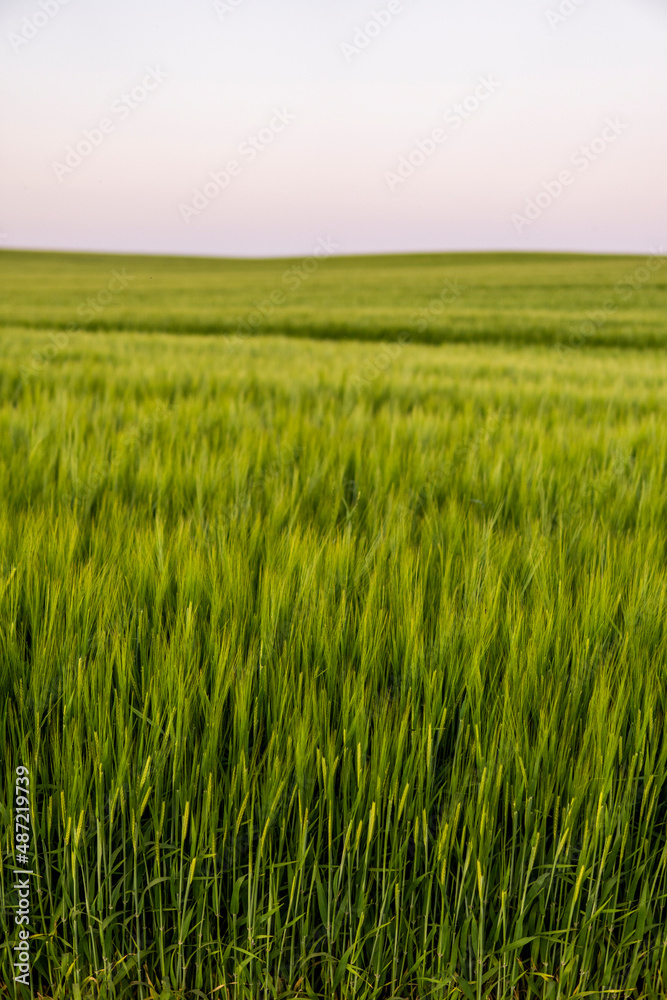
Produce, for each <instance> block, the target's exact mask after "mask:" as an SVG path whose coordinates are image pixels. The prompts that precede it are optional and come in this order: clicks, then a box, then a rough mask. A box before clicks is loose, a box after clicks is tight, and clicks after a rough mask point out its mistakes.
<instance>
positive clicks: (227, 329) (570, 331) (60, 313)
mask: <svg viewBox="0 0 667 1000" xmlns="http://www.w3.org/2000/svg"><path fill="white" fill-rule="evenodd" d="M313 249H314V250H315V246H314V247H313ZM317 249H318V255H317V256H315V255H313V256H310V257H306V258H303V259H300V260H299V259H297V260H260V261H254V260H216V259H198V258H187V257H172V258H169V257H139V256H135V257H131V256H123V257H115V256H112V255H103V254H94V255H93V254H55V253H27V252H16V251H4V252H3V253H2V255H1V258H0V259H1V261H2V267H1V269H0V322H2V323H4V324H6V325H14V326H24V327H34V328H38V329H53V328H57V329H67V328H68V327H70V326H71V325H72V324H75V325H76V326H77V327H80V328H83V329H91V330H126V331H151V332H154V331H159V332H160V331H161V332H167V333H168V332H173V333H227V334H232V333H234V332H235V331H237V330H238V329H239V328H240V329H241V330H242V331H244V332H245V333H248V332H250V333H252V332H260V333H282V334H286V335H290V336H299V337H316V338H331V339H361V340H386V339H396V337H397V336H398V335H399V334H400V333H401V332H404V331H406V330H407V331H408V332H409V333H410V335H411V337H412V339H413V340H414V341H415V342H423V343H434V344H438V343H446V342H452V341H477V342H512V343H527V344H538V343H556V342H561V341H563V342H567V343H569V342H570V338H571V337H572V336H573V335H574V336H576V334H577V333H578V332H579V331H580V330H581V327H582V324H584V323H585V322H586V321H587V320H588V321H589V322H590V317H589V316H588V314H589V313H591V314H592V316H593V324H594V326H593V328H592V330H591V329H588V330H587V328H584V332H583V339H584V340H585V342H586V344H587V345H588V346H593V347H595V346H600V347H604V346H606V347H609V346H619V347H622V346H626V347H635V348H639V347H647V346H653V347H664V346H665V345H666V344H667V269H666V268H665V266H664V261H665V258H664V257H655V258H649V264H650V267H647V266H646V258H641V257H620V256H619V257H614V256H593V255H566V254H472V253H471V254H440V255H438V254H429V255H419V254H412V255H407V256H401V255H395V256H384V257H331V256H328V255H327V254H328V253H330V251H329V250H328V239H323V240H322V241H321V244H320V246H319V247H318V248H317ZM118 268H121V269H123V272H124V274H125V275H126V276H127V277H126V281H125V287H124V288H120V283H119V282H118V281H116V286H117V287H119V290H118V291H117V292H114V294H112V295H111V296H108V295H107V294H106V293H107V292H108V284H109V281H110V280H112V274H113V271H114V270H117V269H118ZM651 268H652V269H651ZM100 293H102V294H101V297H102V300H106V299H108V300H109V301H103V302H100V301H97V303H96V305H95V304H94V305H93V306H92V307H91V305H90V303H89V300H90V299H91V298H93V299H96V298H97V296H98V295H100ZM276 293H280V294H281V295H282V296H283V299H284V300H283V301H280V300H278V302H273V303H271V301H270V296H271V295H272V294H276ZM443 295H444V301H443ZM257 303H259V304H260V306H262V307H263V311H257V309H256V306H257ZM605 303H609V304H610V305H611V308H610V309H607V311H606V315H601V313H602V312H604V311H605ZM578 342H580V341H578Z"/></svg>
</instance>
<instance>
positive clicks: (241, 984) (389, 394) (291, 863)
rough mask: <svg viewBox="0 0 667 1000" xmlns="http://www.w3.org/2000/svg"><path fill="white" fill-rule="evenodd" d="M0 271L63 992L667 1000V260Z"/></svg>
mask: <svg viewBox="0 0 667 1000" xmlns="http://www.w3.org/2000/svg"><path fill="white" fill-rule="evenodd" d="M652 263H653V266H654V267H656V268H657V267H658V266H659V265H661V264H662V263H663V261H662V259H661V260H658V261H654V262H652ZM0 264H1V265H2V277H1V279H0V287H2V290H3V296H2V303H3V304H2V307H1V309H0V315H1V317H2V322H3V324H4V326H3V328H2V330H1V332H0V340H1V342H2V351H1V352H0V489H1V493H2V497H3V504H2V508H1V509H0V685H1V689H2V695H3V698H2V715H1V727H2V730H1V734H0V735H1V740H2V747H3V756H2V763H3V775H2V778H3V780H2V785H1V786H0V787H1V791H0V810H1V811H0V820H1V824H2V827H1V828H2V842H3V849H4V856H5V865H6V874H5V882H4V887H3V896H2V909H1V916H2V933H3V937H4V940H5V941H6V942H8V943H9V944H11V946H12V947H13V945H14V943H15V941H16V928H15V926H14V915H15V908H16V906H17V902H16V894H15V892H14V890H13V889H12V888H11V885H12V882H11V879H12V878H13V876H12V875H11V868H12V866H13V864H14V862H15V853H14V832H15V830H14V814H13V808H14V783H15V769H16V768H17V767H19V766H26V767H27V768H28V769H29V772H30V802H31V806H30V808H31V811H32V814H31V820H32V822H31V834H30V836H31V842H30V848H29V851H30V854H29V862H30V865H31V867H32V870H33V871H34V872H35V875H34V877H33V881H32V883H31V885H32V889H31V907H32V909H31V924H30V928H31V934H32V937H31V939H30V953H31V959H30V961H31V965H32V975H33V979H32V983H33V989H34V990H35V991H38V990H39V991H41V993H42V994H45V995H47V996H53V997H56V998H64V997H70V996H76V995H78V992H77V991H78V989H80V991H81V993H80V995H81V996H82V997H104V998H111V997H118V998H121V997H122V998H130V997H131V998H134V997H138V996H143V997H145V998H148V997H153V996H154V997H158V996H160V995H163V996H164V997H165V998H166V997H167V996H169V997H171V996H174V997H191V996H192V997H194V996H199V997H201V996H207V997H208V996H211V997H212V998H213V1000H216V998H218V997H224V998H225V1000H227V998H228V997H229V998H232V997H233V998H235V997H243V998H248V1000H250V998H253V1000H254V998H258V997H262V998H267V1000H268V998H270V997H276V996H285V997H287V996H291V997H295V996H299V997H307V996H308V997H327V998H333V997H336V998H337V1000H343V998H345V1000H346V998H352V997H354V998H359V1000H371V998H373V1000H374V998H378V1000H379V998H386V1000H390V998H392V1000H393V998H396V1000H398V998H405V1000H408V998H411V1000H426V998H427V997H428V998H438V1000H440V998H442V1000H445V998H449V997H452V998H461V1000H481V998H488V1000H501V998H502V1000H504V998H507V1000H509V998H515V997H517V996H519V997H521V998H524V997H529V996H536V997H544V998H548V1000H552V998H553V1000H565V998H571V997H575V996H593V997H595V998H600V997H602V996H616V997H624V996H632V997H636V998H640V997H652V998H653V997H656V998H657V997H661V998H662V997H665V995H667V830H666V822H667V739H666V737H665V731H664V724H665V707H666V703H667V618H666V612H667V489H666V487H667V419H666V418H667V387H666V376H667V358H666V356H665V352H664V349H663V348H662V347H661V346H660V345H664V344H666V343H667V313H666V312H665V294H666V293H665V281H666V278H667V269H664V268H663V269H656V271H655V272H654V273H653V275H652V277H651V278H650V280H648V279H647V280H646V281H645V282H643V283H642V280H643V279H642V278H640V277H635V278H634V279H633V280H634V281H635V282H636V283H637V286H638V287H637V289H636V290H635V291H634V292H633V296H632V298H631V300H629V301H628V302H626V303H621V302H620V294H621V291H620V290H616V291H615V290H614V284H615V282H616V281H619V280H621V279H622V278H623V276H624V275H628V274H630V275H633V274H635V273H636V270H637V268H640V267H643V266H645V263H644V261H643V260H641V259H634V258H607V259H605V258H574V257H572V258H561V257H557V256H552V257H547V256H537V257H535V258H534V259H532V258H530V257H528V256H527V255H526V256H519V257H516V256H515V257H512V256H510V255H505V256H503V255H498V256H497V257H495V258H494V257H493V256H491V255H486V256H479V257H478V256H473V255H470V256H466V255H460V256H452V257H451V258H449V257H446V256H439V257H413V258H398V257H397V258H384V259H382V258H371V259H368V260H367V261H364V260H360V259H359V260H354V259H352V258H347V259H346V258H341V259H330V260H322V261H320V263H319V264H318V269H317V270H316V271H315V272H313V273H312V274H311V275H310V276H309V277H308V279H307V280H304V281H303V282H302V284H301V285H300V287H299V290H298V291H296V292H294V294H293V295H292V296H291V297H290V296H288V297H287V299H286V302H285V303H284V304H282V305H281V306H276V314H275V316H273V317H269V318H268V319H267V321H266V323H263V324H261V326H260V327H259V331H260V334H259V335H255V336H245V334H244V335H242V336H238V337H235V336H233V334H234V333H235V332H236V331H237V330H238V325H239V323H240V322H242V321H243V318H244V317H247V316H248V315H250V312H251V310H252V308H253V305H252V304H253V302H254V301H255V300H259V301H260V302H262V301H264V300H265V299H266V297H267V296H269V295H270V294H271V291H272V289H276V288H279V287H280V286H281V282H282V276H283V275H284V274H285V273H286V271H287V270H289V269H290V268H292V267H294V266H299V265H298V262H288V261H273V262H255V263H251V262H239V261H237V262H227V261H219V262H216V261H212V260H211V261H195V260H184V259H165V260H158V259H155V258H153V259H150V258H143V259H142V258H130V259H128V258H111V257H106V258H103V257H92V256H91V257H84V256H74V255H73V256H68V255H62V256H58V255H55V254H44V255H37V254H35V255H31V254H19V253H13V252H12V253H10V252H6V253H3V254H1V255H0ZM123 268H125V269H126V271H127V273H128V274H133V275H134V277H133V279H132V281H130V282H129V283H128V286H127V288H126V289H122V290H120V291H118V292H115V291H114V292H113V295H114V298H113V300H112V301H111V302H110V303H108V304H102V303H98V304H99V305H100V306H101V308H100V310H98V312H97V315H96V317H95V318H94V319H93V320H91V321H90V322H89V326H91V327H94V328H95V330H97V331H98V332H93V331H92V330H89V331H86V330H85V329H83V327H85V325H86V324H85V322H80V321H79V318H78V316H77V310H78V309H79V307H80V306H81V305H82V304H83V307H84V308H86V306H85V303H86V300H87V299H88V298H90V297H93V296H96V295H97V292H98V290H100V289H105V288H106V287H107V284H108V281H109V278H110V275H111V272H112V271H113V270H114V269H116V270H120V271H122V269H123ZM624 280H625V279H624ZM447 283H449V284H447ZM457 283H458V285H460V288H461V289H462V291H461V292H460V295H459V293H458V291H457V294H456V296H454V294H453V293H452V294H450V293H451V292H452V289H453V288H454V289H456V288H457ZM283 288H284V286H283ZM443 289H445V290H446V291H445V296H444V297H443V296H442V295H441V292H442V290H443ZM614 296H617V297H618V299H614ZM103 298H106V296H103ZM438 299H439V301H440V302H441V304H443V305H444V309H443V311H440V309H439V307H437V306H436V305H434V304H433V303H434V300H438ZM610 299H614V301H618V303H619V304H618V309H617V310H614V311H611V310H608V312H609V316H608V319H607V320H606V321H605V323H604V324H601V325H600V326H599V328H598V329H597V330H596V332H595V333H594V334H593V335H590V336H589V335H587V334H584V335H583V337H582V339H581V341H579V342H577V343H575V342H570V336H571V333H570V330H571V328H572V327H574V328H575V329H579V328H580V327H581V325H582V323H584V322H585V321H586V312H587V310H591V311H594V310H601V309H604V308H605V306H604V303H605V301H608V300H610ZM88 308H92V307H91V306H88ZM424 322H425V326H424ZM422 326H423V329H422ZM101 330H104V331H106V332H104V333H100V332H99V331H101ZM242 332H243V331H242ZM406 332H407V333H406ZM215 333H217V334H218V335H217V336H214V335H212V334H215ZM204 334H206V335H204ZM269 334H270V335H269ZM287 334H295V335H298V336H289V335H287ZM420 341H422V342H421V343H420ZM448 341H449V342H448ZM558 344H560V345H561V347H562V346H566V347H567V348H568V349H566V350H558V349H556V348H557V345H558ZM7 871H9V872H10V874H7ZM38 886H39V891H38V888H37V887H38ZM10 955H11V952H10V950H9V949H5V950H4V951H3V954H2V964H1V965H0V985H1V984H3V983H4V984H5V986H6V988H7V995H10V996H14V993H13V989H14V986H13V984H11V980H12V978H13V974H12V970H11V965H10V963H11V961H12V959H11V958H10ZM139 984H141V985H139ZM150 984H153V985H152V987H151V986H150ZM218 987H222V988H220V989H218V990H217V992H213V991H214V990H216V988H218ZM612 990H616V991H618V992H616V993H611V992H607V991H612ZM197 991H199V992H197ZM2 995H4V994H2ZM23 995H27V991H25V990H24V991H23V992H21V991H19V992H18V993H17V996H23Z"/></svg>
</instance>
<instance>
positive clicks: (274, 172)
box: [0, 0, 667, 256]
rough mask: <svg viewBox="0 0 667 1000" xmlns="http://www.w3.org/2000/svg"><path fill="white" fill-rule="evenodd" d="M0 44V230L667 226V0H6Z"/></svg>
mask: <svg viewBox="0 0 667 1000" xmlns="http://www.w3.org/2000/svg"><path fill="white" fill-rule="evenodd" d="M0 49H1V51H2V57H1V59H0V86H1V91H0V93H1V96H0V102H1V108H0V113H1V116H2V117H1V120H2V140H3V143H4V149H3V153H2V159H1V164H2V166H1V168H0V169H1V170H2V185H1V187H0V190H1V199H0V233H2V237H1V244H2V245H3V246H5V247H26V248H28V247H30V248H43V249H68V250H75V249H76V250H98V251H104V250H109V251H119V252H124V253H125V252H142V253H143V252H146V253H183V254H204V255H213V256H218V255H222V256H287V255H298V254H303V253H308V252H311V251H312V249H313V247H314V245H315V243H316V241H317V239H318V238H331V239H333V240H334V241H335V242H336V243H337V245H338V246H339V248H340V249H339V252H341V253H370V252H399V251H422V250H424V251H437V250H501V249H517V250H573V251H576V250H581V251H602V252H636V253H644V252H647V251H649V250H650V249H651V248H656V249H657V248H659V247H660V246H661V245H662V242H667V241H666V239H665V237H666V235H667V186H666V185H665V181H664V178H665V176H667V141H666V139H665V109H666V108H667V65H666V62H665V53H666V52H667V3H665V0H466V2H465V3H463V2H461V0H459V2H454V0H284V2H281V3H277V2H276V0H188V2H186V0H115V2H113V3H112V2H110V0H68V2H66V3H63V2H62V0H1V7H0ZM482 81H485V82H482ZM457 106H458V107H457ZM105 130H106V131H105ZM434 130H435V131H434ZM434 136H436V137H437V138H434ZM253 147H254V148H253ZM420 147H421V148H420ZM230 162H231V164H232V165H231V169H229V170H227V169H226V168H227V166H228V165H229V164H230ZM399 168H400V169H399ZM211 174H217V175H218V181H213V180H212V179H211ZM559 176H560V180H559ZM206 185H207V187H206ZM223 185H224V187H223ZM197 189H199V192H200V193H199V195H196V193H195V192H196V190H197ZM529 201H531V202H532V207H528V208H527V202H529Z"/></svg>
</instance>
